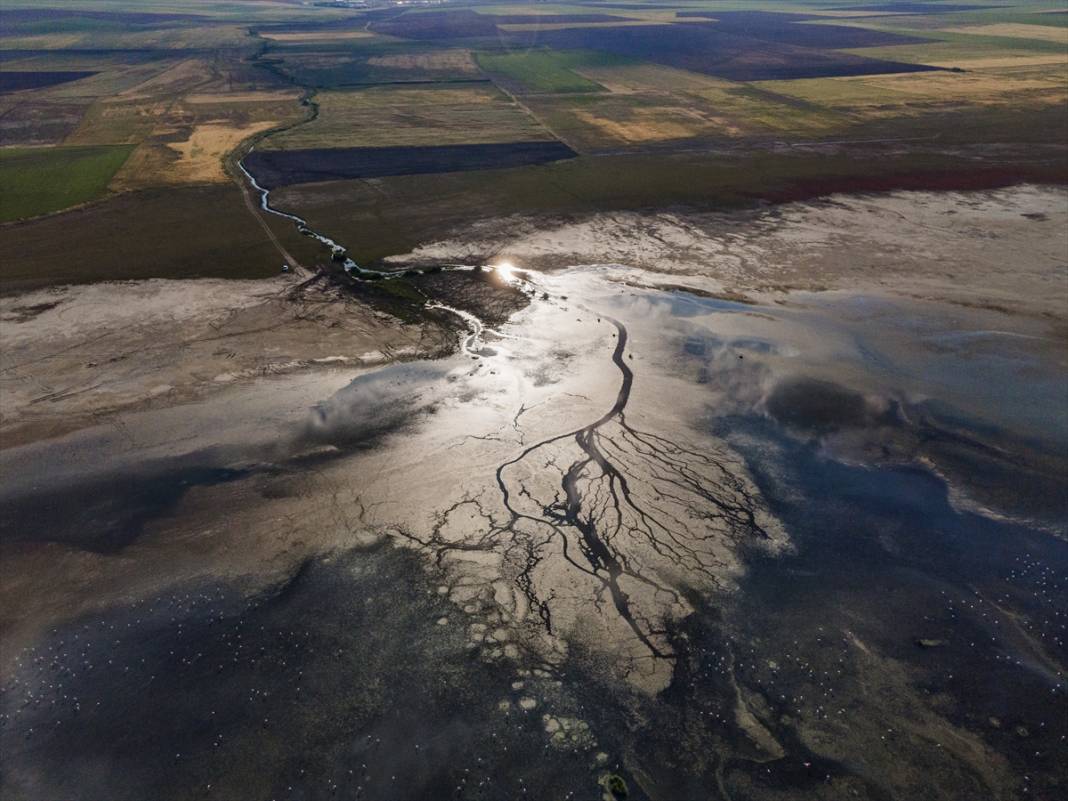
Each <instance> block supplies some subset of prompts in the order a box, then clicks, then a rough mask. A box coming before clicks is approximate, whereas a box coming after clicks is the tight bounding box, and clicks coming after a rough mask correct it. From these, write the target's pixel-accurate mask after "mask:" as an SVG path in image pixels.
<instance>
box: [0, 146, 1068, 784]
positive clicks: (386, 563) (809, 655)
mask: <svg viewBox="0 0 1068 801" xmlns="http://www.w3.org/2000/svg"><path fill="white" fill-rule="evenodd" d="M241 170H242V171H244V167H243V166H241ZM245 175H246V177H247V178H248V180H249V182H250V184H251V185H252V186H253V187H254V188H255V189H256V191H257V192H258V193H259V196H260V203H261V206H262V208H263V210H264V211H266V212H269V213H270V214H273V215H277V216H279V217H282V218H285V219H287V220H289V221H291V222H292V223H293V224H295V225H297V226H298V227H299V228H300V230H301V231H302V232H303V233H306V234H307V235H308V236H311V237H314V238H315V239H316V240H318V241H319V242H321V243H322V244H323V245H325V246H326V247H327V248H329V250H330V252H331V254H332V256H333V263H334V264H335V265H337V269H336V270H335V271H334V273H332V275H333V277H334V278H335V279H336V280H337V281H338V282H339V283H343V284H344V285H346V286H349V287H354V288H356V291H357V294H358V293H359V292H358V291H359V289H360V288H361V287H366V286H372V287H373V286H375V285H379V286H381V285H383V284H385V283H387V282H393V281H396V280H398V275H403V276H404V277H405V280H407V279H408V278H413V279H418V280H417V281H415V280H413V281H412V286H413V287H415V288H416V291H418V292H420V293H421V294H422V296H423V297H424V298H425V301H424V302H423V306H422V309H423V311H425V312H429V313H431V314H433V313H435V311H438V310H440V311H443V312H447V313H448V314H450V315H453V316H456V317H459V318H460V319H461V320H462V322H463V325H464V327H465V329H466V332H465V333H464V334H463V336H462V339H461V343H460V347H459V349H458V352H456V353H453V354H451V355H448V356H445V357H443V358H440V359H432V360H419V361H410V362H397V363H392V364H389V365H387V366H385V367H378V368H373V369H371V368H361V369H357V368H343V367H337V368H332V369H330V370H327V369H325V368H324V370H322V371H321V372H320V373H297V374H292V375H286V376H277V377H265V378H262V379H258V380H256V381H250V382H246V383H244V384H241V385H235V386H233V387H231V388H229V389H227V390H226V391H225V392H221V393H219V394H216V395H213V396H210V397H208V398H207V399H201V400H198V401H196V402H192V403H189V404H186V405H185V406H182V407H180V413H179V412H175V411H174V410H167V409H162V410H153V409H148V410H147V411H141V412H137V413H136V414H129V415H126V416H124V417H123V418H122V420H121V426H120V425H114V426H113V425H101V426H100V427H98V428H94V429H89V430H85V431H80V432H77V433H75V434H72V435H69V436H66V437H63V438H60V439H57V440H49V441H45V442H43V443H38V444H35V445H33V446H32V447H29V446H28V447H26V448H21V449H18V453H17V454H16V455H17V458H18V470H17V471H16V470H9V469H8V468H11V467H12V465H11V464H8V462H6V461H5V462H4V464H3V465H2V466H3V467H4V468H5V473H6V474H8V475H11V476H12V481H11V482H10V483H9V486H8V487H7V488H6V489H5V493H6V495H5V501H4V506H3V514H4V521H3V522H4V523H5V526H6V527H7V529H8V530H10V531H18V532H20V534H19V536H20V540H19V542H17V543H15V544H14V545H13V546H11V547H20V548H21V547H26V548H29V547H31V545H33V546H38V547H42V548H47V549H50V550H49V551H48V553H49V554H52V555H50V556H48V557H47V558H49V559H55V560H60V561H62V562H63V564H65V565H67V566H73V567H72V569H76V571H77V575H78V576H79V577H80V578H79V582H72V586H70V587H69V588H68V587H66V586H58V587H56V588H54V589H53V590H52V591H53V593H54V596H50V597H55V598H56V599H57V600H56V601H55V607H56V608H68V609H74V610H77V614H74V613H71V614H70V615H69V619H68V620H67V622H65V623H63V624H62V625H59V626H55V627H54V628H52V629H51V630H50V631H48V632H46V633H43V634H40V636H37V637H34V638H28V639H27V643H28V644H27V645H26V647H25V648H23V649H20V650H18V651H17V652H15V651H12V652H11V653H10V654H8V655H5V673H4V686H3V694H2V715H0V744H2V746H3V753H4V763H5V772H6V774H7V777H6V781H7V782H8V786H10V787H14V788H16V789H17V790H18V793H16V795H18V794H19V793H21V795H24V796H27V797H33V796H35V797H57V798H58V797H64V798H100V797H109V798H122V797H129V798H148V797H153V798H171V797H173V798H233V797H262V798H471V799H498V798H499V799H517V798H524V797H529V798H559V799H609V801H612V800H613V799H616V800H618V799H623V798H652V799H680V798H724V799H733V800H735V801H737V800H738V799H788V798H811V797H821V798H843V799H844V798H856V797H861V798H919V797H945V798H1002V799H1010V798H1018V797H1023V796H1022V795H1021V794H1022V793H1023V792H1024V791H1025V790H1026V792H1027V793H1029V794H1030V797H1032V798H1053V797H1055V796H1056V795H1057V790H1056V788H1057V787H1058V786H1061V787H1063V782H1065V781H1066V777H1065V775H1064V770H1065V768H1064V766H1065V765H1066V764H1068V759H1065V758H1064V757H1065V750H1064V749H1065V741H1066V737H1068V716H1065V715H1064V714H1063V709H1064V704H1065V698H1064V669H1065V663H1066V647H1065V640H1064V636H1065V635H1064V631H1065V624H1066V622H1068V600H1066V599H1068V593H1066V592H1065V584H1064V581H1065V569H1066V567H1068V541H1066V539H1065V532H1064V527H1065V520H1066V510H1065V502H1064V498H1065V492H1064V490H1065V485H1064V475H1065V471H1064V467H1065V465H1064V459H1063V453H1064V446H1065V444H1066V443H1068V431H1066V423H1065V420H1064V418H1063V416H1062V415H1059V414H1058V413H1056V412H1054V411H1052V410H1056V409H1059V408H1060V405H1059V399H1060V398H1061V393H1062V390H1063V385H1062V382H1061V381H1060V376H1061V372H1060V370H1061V367H1060V366H1059V365H1058V364H1057V363H1056V362H1055V360H1054V361H1047V360H1045V358H1044V357H1043V356H1042V355H1041V354H1039V355H1035V352H1034V348H1035V345H1034V344H1033V343H1034V342H1035V341H1037V340H1035V339H1034V338H1033V337H1032V338H1030V339H1029V338H1025V337H1020V336H1014V335H1012V334H1013V332H1008V333H1006V332H1004V331H1003V329H1004V325H1005V323H1004V321H994V320H992V319H991V315H993V314H994V313H993V312H987V311H983V310H964V311H962V310H960V309H954V310H947V309H946V308H945V307H943V306H940V305H938V304H935V303H923V302H919V301H917V302H906V301H903V300H892V299H889V298H876V297H857V296H852V295H846V294H842V293H838V294H836V293H824V294H809V295H805V294H801V293H794V294H791V295H788V296H786V295H784V296H780V297H777V298H775V299H774V300H775V302H764V301H761V302H744V303H743V302H738V301H736V300H725V299H722V298H720V297H717V295H716V292H715V290H716V287H715V286H713V285H712V284H711V282H702V281H701V280H699V279H696V278H694V279H692V280H689V279H688V282H687V284H686V285H685V286H679V285H678V284H675V285H667V284H666V283H664V280H663V277H658V276H656V275H654V274H652V273H648V272H645V271H642V270H639V269H636V268H633V267H624V266H621V265H614V264H605V265H587V266H576V267H573V268H569V269H567V270H561V271H557V272H542V273H535V272H532V271H524V270H522V269H517V268H515V267H514V266H512V265H509V264H504V263H501V264H496V265H494V266H493V267H485V268H483V267H471V266H460V265H456V266H451V265H450V266H445V267H442V268H440V269H432V270H421V271H418V272H417V273H411V272H409V273H404V274H397V273H388V272H381V271H374V270H367V269H364V268H361V267H360V266H358V265H357V264H355V263H354V262H353V261H352V260H351V259H350V258H349V257H348V255H347V254H346V252H345V249H344V248H343V247H342V246H341V245H339V244H338V243H337V242H335V241H334V240H332V239H331V238H330V237H328V236H326V235H324V234H321V233H318V232H315V231H313V230H312V229H311V228H310V227H309V224H308V223H307V222H306V221H305V220H303V219H302V218H300V217H298V216H297V215H295V214H290V213H287V212H285V211H281V210H279V209H275V208H273V207H272V206H271V204H270V193H269V191H268V190H266V189H264V188H263V187H261V186H260V185H259V184H258V183H257V182H256V181H255V179H254V178H253V177H252V176H251V175H250V174H249V173H247V172H245ZM420 282H422V283H420ZM487 308H490V309H491V311H489V312H487V311H486V309H487ZM962 332H963V333H962ZM969 332H973V333H974V336H972V335H970V333H969ZM1022 333H1027V332H1022ZM1029 349H1030V350H1029ZM236 410H241V412H240V413H238V412H237V411H236ZM0 458H4V459H8V460H10V459H12V458H15V456H13V455H12V451H11V450H8V451H4V452H0ZM1021 471H1023V472H1025V473H1026V474H1027V476H1028V482H1029V486H1031V487H1034V488H1035V489H1034V491H1033V492H1028V493H1024V492H1018V491H1016V490H1014V489H1011V487H1012V486H1013V485H1012V484H1011V481H1012V479H1011V476H1014V475H1018V474H1019V473H1020V472H1021ZM42 487H45V488H46V490H42V489H41V488H42ZM1007 487H1008V488H1009V489H1007ZM42 558H44V557H42ZM63 560H65V561H63ZM75 583H78V584H82V583H84V585H85V587H99V588H104V589H106V588H109V587H116V586H121V587H122V588H123V589H122V591H121V593H115V594H111V595H108V594H107V593H104V592H103V589H101V594H100V595H99V598H98V599H96V600H94V601H93V602H92V603H89V602H86V601H84V597H85V592H83V590H82V589H79V587H75V586H73V585H74V584H75ZM64 593H66V595H65V594H64ZM27 625H28V624H27ZM1058 709H1060V710H1061V714H1057V711H1056V710H1058ZM123 743H126V744H128V746H129V747H128V748H127V747H124V746H123V745H122V744H123ZM102 744H107V748H108V749H109V751H108V760H109V761H108V763H107V767H106V769H104V768H99V767H98V765H97V762H96V761H95V760H96V759H97V757H98V756H99V755H100V754H99V752H98V750H97V749H98V748H99V747H103V746H102ZM71 755H78V761H76V762H74V763H72V762H71ZM100 764H103V763H100ZM117 773H121V774H122V775H123V776H124V780H123V783H122V785H121V788H122V792H116V785H115V784H114V782H112V781H111V780H110V779H109V777H110V776H114V775H116V774H117ZM1058 783H1061V784H1058ZM122 793H126V795H123V794H122Z"/></svg>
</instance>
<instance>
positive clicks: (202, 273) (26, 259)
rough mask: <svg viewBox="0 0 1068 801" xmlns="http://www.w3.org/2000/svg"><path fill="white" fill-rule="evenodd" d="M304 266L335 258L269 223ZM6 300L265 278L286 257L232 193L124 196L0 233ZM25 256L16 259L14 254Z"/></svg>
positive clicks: (216, 188)
mask: <svg viewBox="0 0 1068 801" xmlns="http://www.w3.org/2000/svg"><path fill="white" fill-rule="evenodd" d="M264 220H265V221H266V223H267V224H268V225H269V226H270V228H271V230H272V232H273V233H274V235H275V236H277V237H278V239H279V240H280V241H281V243H282V245H283V246H284V247H285V248H286V250H288V251H289V252H290V253H291V254H293V256H294V257H295V258H296V259H297V260H298V261H300V262H301V263H303V264H307V265H314V264H316V263H322V262H324V261H326V260H327V259H328V258H329V256H328V255H327V254H326V253H325V250H324V248H323V247H322V246H321V245H320V244H319V243H318V242H316V241H314V240H313V239H310V238H309V237H306V236H301V235H300V234H299V233H298V232H297V229H296V226H294V225H293V224H292V223H291V222H289V221H288V220H282V219H280V218H278V217H265V218H264ZM0 253H3V254H7V256H8V257H7V258H0V291H2V292H12V291H18V290H23V289H34V288H38V287H42V286H49V285H51V284H73V283H83V282H90V281H114V280H123V279H144V278H205V277H214V278H267V277H271V276H274V275H277V274H278V273H279V270H280V268H281V265H282V256H281V255H280V254H279V253H278V250H277V249H276V248H275V246H274V244H273V243H272V242H271V241H270V239H269V238H268V237H267V234H266V233H265V232H264V230H263V228H262V227H261V226H260V224H259V223H258V222H257V221H256V219H255V218H254V217H253V216H252V215H251V214H249V212H248V209H247V208H246V207H245V204H244V202H243V201H242V199H241V192H240V191H239V190H238V188H237V187H236V186H235V185H233V184H216V185H207V186H186V187H181V186H180V187H170V188H166V189H153V190H146V191H141V192H123V193H122V194H118V195H115V196H113V197H110V198H106V199H103V200H101V201H100V202H98V203H93V204H92V205H89V206H84V207H82V208H78V209H72V210H70V211H66V212H62V213H60V214H53V215H49V216H47V217H38V218H36V219H33V220H27V221H25V222H22V223H18V224H16V225H4V226H0ZM16 254H17V255H16Z"/></svg>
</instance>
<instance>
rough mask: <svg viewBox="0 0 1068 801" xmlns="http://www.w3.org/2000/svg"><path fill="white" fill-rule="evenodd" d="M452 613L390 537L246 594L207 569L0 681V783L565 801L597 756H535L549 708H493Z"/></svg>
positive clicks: (49, 793) (44, 651)
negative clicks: (1, 765)
mask: <svg viewBox="0 0 1068 801" xmlns="http://www.w3.org/2000/svg"><path fill="white" fill-rule="evenodd" d="M398 599H401V600H402V601H403V602H400V603H398ZM457 614H459V610H458V609H456V608H455V607H454V606H453V605H452V604H450V603H449V601H448V600H447V599H445V598H443V597H441V596H439V594H438V593H436V592H434V591H433V589H428V587H427V584H426V577H425V573H424V568H423V566H422V564H421V563H420V560H419V559H418V558H417V557H415V556H414V555H412V554H411V553H407V552H404V551H399V550H396V549H393V548H391V547H389V546H386V545H381V546H378V547H375V548H371V549H366V550H358V551H352V552H349V553H347V554H344V555H338V556H336V557H328V558H325V559H321V560H314V561H311V562H309V563H307V564H306V565H305V566H304V567H303V568H302V569H301V570H299V571H298V572H297V573H296V574H295V575H294V576H293V577H292V578H291V579H289V580H287V581H285V582H283V583H281V584H280V585H278V586H277V587H275V588H273V589H271V590H270V591H268V592H265V593H260V594H257V595H254V596H253V597H251V598H248V597H245V596H244V595H243V593H242V591H241V586H240V583H237V584H234V583H226V582H210V583H204V584H197V585H193V586H187V587H184V588H180V589H178V590H176V591H175V592H173V593H167V594H165V595H161V596H158V597H155V598H149V599H146V600H144V601H140V602H137V603H135V604H132V605H131V606H129V607H127V608H119V609H116V610H114V611H112V612H110V613H107V614H104V615H100V616H94V617H92V618H89V619H86V620H83V621H78V622H76V623H72V624H71V625H69V626H65V627H63V628H61V629H58V630H56V631H55V632H53V633H52V635H51V636H49V637H48V638H47V639H46V640H45V641H44V642H43V643H42V644H41V645H40V646H39V647H37V648H35V649H33V650H31V651H29V652H27V653H24V654H22V655H21V657H20V665H21V668H20V671H19V674H18V678H17V679H16V680H15V681H13V682H10V683H8V684H7V685H6V686H5V687H4V688H3V710H4V712H3V716H2V718H0V721H2V727H0V742H2V743H3V752H4V755H5V763H7V765H8V766H9V767H8V769H7V770H6V771H5V773H6V776H5V793H4V795H5V797H6V798H85V799H99V798H111V799H116V801H118V800H119V799H132V800H134V799H138V800H139V799H145V798H159V799H167V798H175V799H178V798H183V799H188V798H219V799H230V798H337V797H340V798H457V797H463V798H524V797H531V798H534V797H545V794H551V795H552V797H557V798H564V797H571V796H569V793H570V792H571V791H572V790H573V789H574V788H576V787H578V788H581V787H582V786H583V783H584V782H585V781H586V777H587V775H588V772H589V768H588V764H587V762H588V757H586V756H584V755H579V754H561V753H554V754H553V757H552V758H551V759H546V758H545V751H546V749H547V746H546V742H545V737H544V733H543V731H542V728H541V717H540V712H537V713H535V712H530V713H529V714H528V713H527V712H524V711H522V710H520V709H518V708H514V707H513V709H512V711H510V712H508V713H505V712H502V711H501V709H500V708H499V706H498V705H499V703H500V701H501V699H509V698H512V697H513V696H515V692H514V690H513V689H512V687H511V682H512V681H513V680H514V673H513V672H512V671H510V670H508V669H506V668H504V667H493V666H488V665H486V664H485V663H484V662H482V661H481V660H479V659H478V657H477V655H475V654H474V653H472V652H471V650H470V649H469V648H467V647H466V645H467V641H466V638H465V637H464V635H463V632H462V629H459V630H458V629H457V627H456V626H451V627H450V626H447V625H443V624H442V623H440V622H439V621H444V620H447V618H448V616H449V615H454V616H455V615H457ZM544 681H548V680H547V679H545V680H544ZM15 765H22V766H26V765H32V766H33V770H32V771H27V770H25V769H24V768H19V769H15V768H14V766H15ZM528 788H530V789H529V790H528ZM535 788H536V792H535ZM593 789H594V790H595V791H596V789H597V788H596V785H593ZM584 797H587V798H591V797H595V794H594V793H593V792H587V793H585V795H584Z"/></svg>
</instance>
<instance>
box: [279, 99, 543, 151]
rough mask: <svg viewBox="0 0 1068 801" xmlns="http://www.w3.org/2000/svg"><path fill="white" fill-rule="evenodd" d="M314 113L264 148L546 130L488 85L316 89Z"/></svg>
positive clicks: (447, 139) (473, 138) (513, 136)
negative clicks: (306, 120) (347, 89)
mask: <svg viewBox="0 0 1068 801" xmlns="http://www.w3.org/2000/svg"><path fill="white" fill-rule="evenodd" d="M315 100H316V102H317V103H318V104H319V116H318V118H317V119H315V120H314V121H313V122H310V123H308V124H307V125H301V126H298V127H296V128H293V129H291V130H289V131H286V132H284V133H281V134H277V135H275V136H271V137H269V138H268V139H267V140H266V141H265V142H264V145H263V146H264V147H265V148H271V149H279V150H303V149H308V148H337V147H389V146H401V145H458V144H487V143H492V142H529V141H537V140H546V139H550V138H551V136H550V135H549V133H548V132H547V131H546V130H545V129H544V128H542V127H541V126H540V125H539V124H538V123H537V121H536V120H534V119H532V118H531V117H530V116H529V115H528V114H526V113H525V112H524V111H523V110H522V109H520V108H519V107H518V106H517V105H516V104H515V103H513V102H512V100H511V99H510V98H508V97H507V96H506V95H505V94H503V93H502V92H500V91H499V90H498V89H497V88H496V87H494V86H492V85H491V84H488V83H487V84H477V83H476V84H466V85H456V84H430V85H421V86H376V87H368V88H366V89H359V90H349V91H333V92H321V93H319V94H318V95H316V98H315Z"/></svg>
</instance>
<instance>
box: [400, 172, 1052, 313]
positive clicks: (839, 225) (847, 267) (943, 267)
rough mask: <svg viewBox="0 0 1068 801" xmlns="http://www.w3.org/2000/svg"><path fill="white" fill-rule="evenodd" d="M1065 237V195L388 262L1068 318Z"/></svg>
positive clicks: (534, 243) (721, 225)
mask: <svg viewBox="0 0 1068 801" xmlns="http://www.w3.org/2000/svg"><path fill="white" fill-rule="evenodd" d="M1066 228H1068V190H1065V189H1062V188H1058V187H1049V186H1021V187H1014V188H1010V189H1003V190H994V191H981V192H894V193H891V194H874V195H859V196H858V195H832V196H830V197H827V198H825V199H822V200H816V201H808V202H798V203H787V204H785V205H780V206H772V207H767V208H764V209H761V210H757V211H749V212H732V213H722V214H701V213H691V212H687V211H685V210H678V211H671V212H663V213H659V214H640V213H617V214H596V215H590V216H587V217H577V218H568V219H552V218H526V217H510V218H507V219H503V220H490V221H486V222H483V223H480V224H477V225H473V226H470V227H469V228H468V229H466V230H465V231H464V233H463V234H462V235H460V236H457V237H455V238H452V239H446V240H442V241H440V242H437V243H429V244H426V245H424V246H422V247H419V248H417V249H416V250H414V251H412V252H411V253H410V254H408V255H406V256H399V257H395V258H391V259H389V260H388V263H389V264H391V265H396V266H401V265H413V264H424V263H432V262H434V261H436V260H441V259H455V260H467V261H472V260H476V261H477V260H492V259H498V260H500V259H507V260H510V261H512V262H514V263H515V264H517V265H519V266H523V267H531V268H534V269H560V268H563V267H566V266H568V265H570V264H590V263H595V264H606V263H613V264H624V265H627V266H632V267H639V268H641V269H643V270H648V271H652V272H657V273H670V274H673V275H682V276H700V277H702V278H708V279H712V280H713V281H714V282H716V283H717V284H718V289H719V291H720V292H723V293H735V294H737V293H747V292H749V293H761V292H768V291H772V292H774V291H790V290H826V289H841V290H848V291H877V292H892V293H895V294H900V295H903V296H908V297H914V298H928V299H934V300H944V301H949V302H952V303H961V304H964V305H971V306H982V307H987V308H999V309H1005V310H1006V311H1010V312H1012V313H1022V314H1029V315H1044V316H1053V317H1058V318H1060V317H1063V316H1064V309H1065V308H1068V283H1066V281H1065V275H1066V273H1065V270H1066V269H1068V267H1066V265H1068V241H1066V239H1065V237H1064V235H1063V232H1064V230H1065V229H1066Z"/></svg>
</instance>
